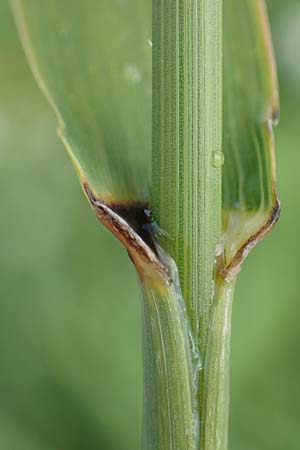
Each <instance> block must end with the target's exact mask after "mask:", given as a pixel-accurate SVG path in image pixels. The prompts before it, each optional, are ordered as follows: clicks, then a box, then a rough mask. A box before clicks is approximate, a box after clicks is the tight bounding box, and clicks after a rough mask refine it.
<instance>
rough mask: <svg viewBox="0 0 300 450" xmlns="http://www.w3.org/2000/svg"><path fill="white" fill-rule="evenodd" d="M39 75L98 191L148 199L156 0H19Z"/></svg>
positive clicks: (84, 176) (83, 172)
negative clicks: (152, 37)
mask: <svg viewBox="0 0 300 450" xmlns="http://www.w3.org/2000/svg"><path fill="white" fill-rule="evenodd" d="M13 7H14V12H15V16H16V18H17V23H18V28H19V32H20V34H21V37H22V42H23V45H24V47H25V50H26V53H27V57H28V59H29V62H30V64H31V68H32V70H33V72H34V75H35V78H36V79H37V81H38V84H39V86H40V88H41V89H42V91H43V92H44V94H45V95H46V97H47V98H48V100H49V102H50V103H51V105H52V107H53V109H54V110H55V112H56V115H57V118H58V122H59V128H58V132H59V134H60V136H61V138H62V140H63V142H64V143H65V145H66V147H67V149H68V152H69V154H70V155H71V157H72V160H73V162H74V163H75V166H76V168H77V171H78V172H79V175H80V178H81V180H82V181H83V180H86V181H87V182H88V183H89V185H90V187H91V189H92V190H93V191H94V193H95V194H96V195H97V196H99V197H101V198H102V199H105V200H106V201H111V200H114V199H116V198H117V199H118V200H119V201H121V200H122V201H125V200H129V199H131V198H133V197H134V199H135V200H138V199H142V200H143V199H145V198H146V197H147V196H148V192H149V174H150V170H151V169H150V166H151V153H150V150H151V45H150V44H151V42H150V38H151V20H150V18H151V1H150V0H146V1H143V2H140V1H139V0H132V1H131V2H130V5H129V4H128V3H127V2H121V1H119V0H102V1H100V2H99V1H95V0H94V1H90V2H88V3H86V2H81V1H76V2H73V1H70V0H59V1H58V0H51V1H48V0H26V1H24V0H13Z"/></svg>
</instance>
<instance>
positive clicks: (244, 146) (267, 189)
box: [222, 0, 280, 281]
mask: <svg viewBox="0 0 300 450" xmlns="http://www.w3.org/2000/svg"><path fill="white" fill-rule="evenodd" d="M223 92H224V94H223V99H224V104H223V149H224V150H223V151H224V154H225V164H224V168H223V224H224V229H225V235H224V245H225V252H224V254H225V256H224V258H225V268H223V270H222V275H223V277H224V278H225V279H227V280H228V281H230V280H232V279H233V278H234V277H235V275H236V274H237V272H238V271H239V270H240V267H241V264H242V262H243V260H244V259H245V257H246V256H247V254H248V253H249V251H250V250H251V249H252V248H253V246H254V245H255V244H256V243H257V242H258V241H260V240H261V239H262V238H263V236H264V235H265V234H266V233H267V232H268V231H269V229H270V228H272V226H273V225H274V223H275V222H276V220H277V219H278V217H279V210H280V207H279V201H278V198H277V194H276V185H275V161H274V142H273V130H272V126H273V124H274V123H276V122H277V120H278V90H277V78H276V68H275V62H274V56H273V49H272V43H271V37H270V32H269V25H268V19H267V15H266V10H265V4H264V1H263V0H244V1H242V2H241V1H239V0H227V1H225V3H224V85H223Z"/></svg>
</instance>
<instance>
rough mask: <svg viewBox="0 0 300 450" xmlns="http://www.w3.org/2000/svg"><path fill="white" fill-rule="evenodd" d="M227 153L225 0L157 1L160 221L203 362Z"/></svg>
mask: <svg viewBox="0 0 300 450" xmlns="http://www.w3.org/2000/svg"><path fill="white" fill-rule="evenodd" d="M221 149H222V0H214V1H212V0H154V1H153V178H152V184H153V203H154V216H155V218H156V220H157V221H158V223H159V225H160V227H161V228H162V230H163V231H165V232H166V236H165V237H164V245H165V248H167V250H168V251H169V253H170V255H171V256H172V258H173V259H174V260H175V262H176V264H177V267H178V270H179V276H180V283H181V289H182V292H183V298H184V301H185V303H186V308H187V314H188V316H189V320H190V323H191V328H192V333H193V336H194V339H195V343H196V345H197V348H198V349H199V351H200V354H201V357H202V359H203V360H205V357H206V349H207V341H208V332H209V327H210V309H211V303H212V296H213V293H212V285H213V279H214V264H215V251H216V246H217V243H218V240H219V237H220V234H221V208H222V205H221V203H222V198H221V197H222V195H221V179H222V170H221V169H222V168H221V166H222V161H223V155H222V151H221ZM204 377H205V371H201V372H200V380H199V390H198V403H199V404H198V410H199V417H200V434H201V435H202V434H203V435H204V434H205V429H204V427H205V426H206V424H207V420H206V415H207V414H209V412H208V411H206V405H208V404H207V402H206V401H205V399H206V397H207V394H206V392H205V389H206V386H209V384H208V383H207V382H204ZM201 442H202V440H201ZM202 449H203V450H204V448H202ZM205 450H206V449H205Z"/></svg>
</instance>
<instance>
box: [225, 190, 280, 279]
mask: <svg viewBox="0 0 300 450" xmlns="http://www.w3.org/2000/svg"><path fill="white" fill-rule="evenodd" d="M280 211H281V207H280V202H279V200H278V199H277V198H276V202H275V206H274V207H273V209H272V211H271V213H270V216H269V218H268V220H267V222H266V223H265V224H264V225H263V226H262V227H261V228H260V229H259V230H258V231H257V232H256V233H255V234H254V235H253V236H251V237H250V238H249V239H248V240H247V242H246V243H245V244H244V245H243V246H242V247H241V248H240V249H239V250H238V251H237V252H236V254H235V255H234V257H233V259H232V261H231V262H230V264H228V265H227V266H226V267H224V268H223V269H222V270H221V271H220V275H221V277H222V278H223V279H224V280H225V281H226V282H228V283H230V282H231V281H233V280H234V278H235V277H236V276H237V274H238V273H239V271H240V270H241V267H242V264H243V262H244V260H245V258H246V257H247V256H248V254H249V253H250V251H251V250H252V249H253V247H255V245H256V244H258V243H259V242H260V241H261V240H262V239H263V238H264V237H265V236H266V235H267V234H268V233H269V231H271V229H272V228H273V227H274V225H275V224H276V222H277V221H278V219H279V216H280Z"/></svg>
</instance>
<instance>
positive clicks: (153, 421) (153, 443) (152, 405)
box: [142, 260, 199, 450]
mask: <svg viewBox="0 0 300 450" xmlns="http://www.w3.org/2000/svg"><path fill="white" fill-rule="evenodd" d="M169 263H170V264H168V265H169V267H170V268H171V275H172V282H171V283H165V284H163V283H159V284H157V283H153V282H152V281H150V282H149V281H147V280H143V282H142V290H143V294H144V296H143V347H144V348H143V355H144V418H143V450H196V449H197V446H198V428H199V424H198V414H197V409H196V395H197V390H196V388H197V376H198V370H199V361H198V359H197V353H196V352H195V351H194V347H193V341H192V338H191V333H190V329H189V324H188V319H187V315H186V310H185V305H184V301H183V299H182V297H181V292H180V287H179V283H178V275H177V269H176V266H175V264H174V262H173V261H171V260H170V261H169Z"/></svg>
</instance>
